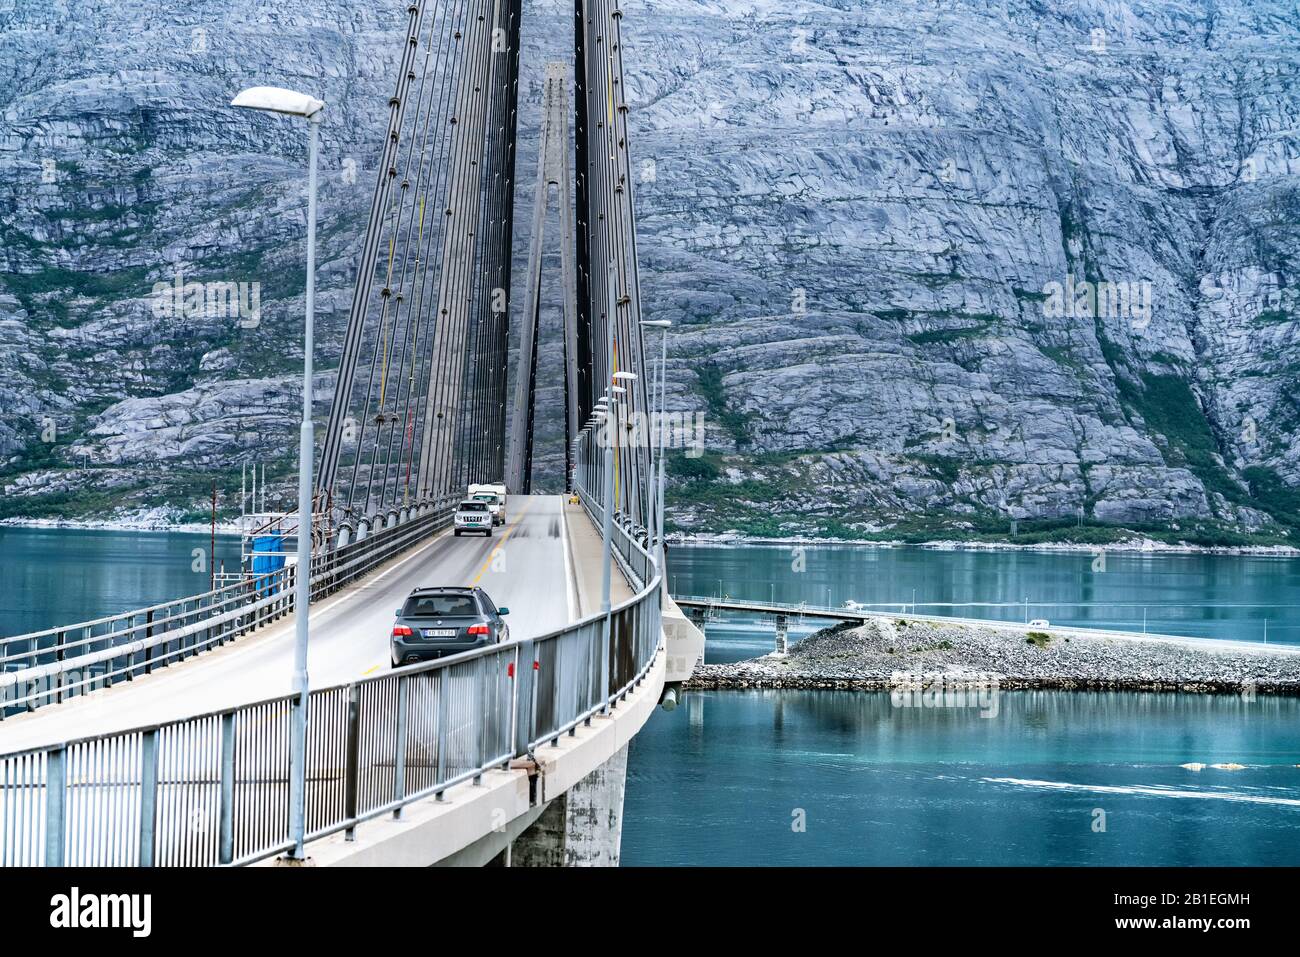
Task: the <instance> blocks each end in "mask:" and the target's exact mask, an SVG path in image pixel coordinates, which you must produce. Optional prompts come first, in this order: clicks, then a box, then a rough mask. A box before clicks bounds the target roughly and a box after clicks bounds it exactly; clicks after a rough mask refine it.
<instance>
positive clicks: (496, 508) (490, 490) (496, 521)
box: [466, 484, 506, 525]
mask: <svg viewBox="0 0 1300 957" xmlns="http://www.w3.org/2000/svg"><path fill="white" fill-rule="evenodd" d="M466 497H467V498H469V499H471V500H472V501H475V502H487V506H488V510H489V511H490V512H491V513H492V524H493V525H504V524H505V523H506V487H505V486H504V485H500V484H497V485H484V484H476V485H471V486H470V487H469V490H468V491H467V492H466Z"/></svg>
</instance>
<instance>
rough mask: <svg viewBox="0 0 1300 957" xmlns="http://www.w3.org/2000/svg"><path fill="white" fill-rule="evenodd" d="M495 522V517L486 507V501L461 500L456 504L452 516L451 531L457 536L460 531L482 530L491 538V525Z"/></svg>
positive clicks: (459, 534)
mask: <svg viewBox="0 0 1300 957" xmlns="http://www.w3.org/2000/svg"><path fill="white" fill-rule="evenodd" d="M495 524H496V517H495V516H494V515H493V514H492V511H491V509H489V508H488V503H487V502H480V501H478V500H476V499H467V500H465V501H464V502H461V503H460V504H459V505H457V506H456V514H455V515H454V516H453V517H452V531H453V532H454V533H455V535H456V537H457V538H459V537H460V536H461V533H462V532H482V533H483V534H484V535H486V536H487V537H488V538H491V537H492V526H493V525H495Z"/></svg>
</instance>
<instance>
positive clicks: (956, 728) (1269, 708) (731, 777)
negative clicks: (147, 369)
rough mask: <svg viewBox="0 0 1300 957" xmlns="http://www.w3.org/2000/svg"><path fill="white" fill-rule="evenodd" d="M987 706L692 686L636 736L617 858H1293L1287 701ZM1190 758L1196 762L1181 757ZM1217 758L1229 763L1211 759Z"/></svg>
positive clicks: (1297, 792)
mask: <svg viewBox="0 0 1300 957" xmlns="http://www.w3.org/2000/svg"><path fill="white" fill-rule="evenodd" d="M994 700H995V701H996V708H981V707H948V708H925V707H895V706H894V704H893V702H892V701H891V699H890V695H889V694H888V693H884V692H881V693H868V692H848V691H843V692H839V691H781V692H777V691H718V692H704V693H699V692H691V693H689V694H687V696H686V699H685V702H684V703H683V704H682V705H681V706H680V707H679V708H678V709H677V710H676V711H674V712H671V713H665V712H663V711H657V712H656V713H655V715H654V717H652V718H651V720H650V722H649V723H648V724H647V726H646V727H645V728H644V729H642V731H641V733H640V734H638V735H637V736H636V738H634V739H633V741H632V745H631V752H630V757H629V760H628V780H627V794H626V798H625V805H624V815H623V863H624V864H625V865H628V866H636V865H664V866H669V865H694V864H709V865H774V864H782V865H930V866H936V865H1064V864H1072V865H1102V864H1106V865H1121V866H1126V865H1225V866H1226V865H1295V864H1296V863H1297V862H1300V767H1296V765H1297V764H1300V730H1298V729H1300V701H1297V700H1296V699H1294V698H1268V697H1264V696H1259V697H1257V698H1255V700H1253V701H1246V700H1243V699H1242V698H1241V697H1239V696H1229V695H1182V694H1131V693H1092V692H1066V691H1051V692H1046V691H1044V692H1037V691H1019V692H1003V693H1001V694H999V695H998V696H997V697H996V699H994ZM1191 763H1203V764H1205V765H1207V767H1206V768H1204V769H1203V770H1200V771H1194V770H1189V769H1185V768H1182V767H1180V765H1182V764H1191ZM1220 763H1222V764H1241V765H1244V767H1243V768H1242V769H1240V770H1216V769H1213V768H1210V767H1208V765H1211V764H1220ZM1102 827H1104V830H1102V829H1101V828H1102Z"/></svg>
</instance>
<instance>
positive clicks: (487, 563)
mask: <svg viewBox="0 0 1300 957" xmlns="http://www.w3.org/2000/svg"><path fill="white" fill-rule="evenodd" d="M532 505H533V500H532V498H531V497H530V498H529V499H528V502H527V504H525V505H524V507H523V510H522V511H521V512H520V513H519V519H518V521H516V522H515V523H514V524H513V525H511V526H510V528H508V529H507V530H506V533H505V535H504V536H502V538H501V544H499V545H498V546H497V547H496V548H494V549H492V551H491V552H489V553H488V557H487V561H485V562H484V563H483V567H482V568H480V569H479V570H478V574H477V575H475V576H474V580H473V581H472V582H470V587H473V586H474V585H477V584H478V583H479V582H480V581H481V580H482V578H483V576H484V575H486V574H487V570H488V566H490V565H491V564H492V559H494V558H496V557H497V552H499V551H501V549H502V548H504V547H505V544H506V542H508V541H510V536H511V535H513V534H514V533H515V529H516V528H518V527H519V526H520V525H522V524H523V523H524V516H525V515H527V514H528V510H529V509H530V508H532Z"/></svg>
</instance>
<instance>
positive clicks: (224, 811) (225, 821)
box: [218, 711, 235, 864]
mask: <svg viewBox="0 0 1300 957" xmlns="http://www.w3.org/2000/svg"><path fill="white" fill-rule="evenodd" d="M218 855H219V856H218V860H219V861H220V862H221V863H222V864H229V863H230V862H231V861H233V860H234V859H235V712H233V711H227V712H226V713H225V714H223V715H222V716H221V825H220V849H219V851H218Z"/></svg>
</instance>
